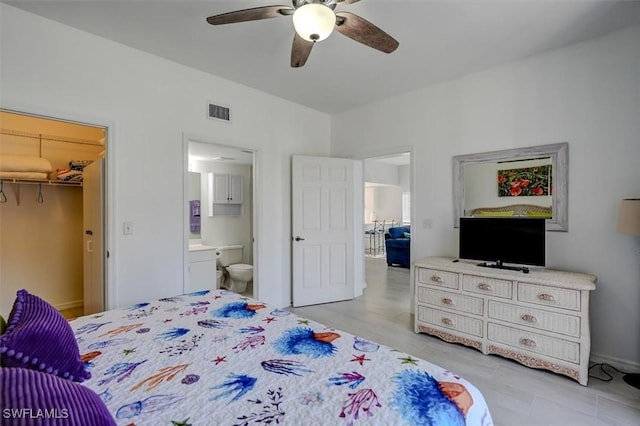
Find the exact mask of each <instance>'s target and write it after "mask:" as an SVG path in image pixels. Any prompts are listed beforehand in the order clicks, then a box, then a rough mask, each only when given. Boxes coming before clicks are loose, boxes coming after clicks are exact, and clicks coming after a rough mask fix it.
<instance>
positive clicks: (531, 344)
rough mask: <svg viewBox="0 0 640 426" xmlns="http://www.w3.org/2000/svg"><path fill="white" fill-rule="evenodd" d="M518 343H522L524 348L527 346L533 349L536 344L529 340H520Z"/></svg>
mask: <svg viewBox="0 0 640 426" xmlns="http://www.w3.org/2000/svg"><path fill="white" fill-rule="evenodd" d="M520 343H522V344H523V345H524V346H527V347H529V348H535V347H536V342H535V341H533V340H531V339H521V340H520Z"/></svg>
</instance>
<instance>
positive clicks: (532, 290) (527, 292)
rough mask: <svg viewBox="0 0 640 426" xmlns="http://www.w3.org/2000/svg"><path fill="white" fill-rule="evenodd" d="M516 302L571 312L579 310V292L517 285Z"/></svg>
mask: <svg viewBox="0 0 640 426" xmlns="http://www.w3.org/2000/svg"><path fill="white" fill-rule="evenodd" d="M518 300H519V301H521V302H529V303H535V304H536V305H543V306H552V307H555V308H563V309H571V310H573V311H579V310H580V291H579V290H570V289H566V288H557V287H548V286H543V285H537V284H528V283H518Z"/></svg>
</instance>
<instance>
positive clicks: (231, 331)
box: [0, 290, 492, 426]
mask: <svg viewBox="0 0 640 426" xmlns="http://www.w3.org/2000/svg"><path fill="white" fill-rule="evenodd" d="M9 323H11V319H10V320H9ZM69 324H70V326H71V329H72V330H73V335H74V336H75V340H76V342H77V345H78V351H79V354H80V356H81V360H82V362H83V364H84V367H85V368H86V370H88V373H90V376H91V377H90V378H86V380H83V381H82V383H81V385H80V386H81V387H83V389H86V388H88V389H91V390H92V391H94V392H95V394H96V395H97V396H98V397H99V398H100V400H101V401H102V402H104V404H105V405H106V408H107V409H108V411H109V412H110V413H111V416H112V417H113V419H115V422H116V424H118V425H137V426H142V425H249V424H291V425H325V424H326V425H342V424H343V425H373V424H375V425H401V424H415V425H440V424H445V425H459V424H460V425H462V424H468V425H483V426H484V425H487V426H488V425H491V424H492V419H491V415H490V412H489V409H488V407H487V405H486V403H485V400H484V398H483V396H482V394H481V393H480V392H479V391H478V389H477V388H475V387H474V386H473V385H472V384H470V383H469V382H467V381H466V380H465V379H463V378H461V377H459V376H457V375H456V374H455V373H453V372H450V371H447V370H445V369H443V368H441V367H438V366H436V365H433V364H430V363H429V362H427V361H424V360H421V359H418V358H415V357H413V356H411V355H408V354H406V353H402V352H399V351H397V350H394V349H392V348H389V347H386V346H384V345H380V344H378V343H375V342H372V341H367V340H365V339H362V338H360V337H357V336H354V335H351V334H349V333H346V332H344V331H341V330H336V329H333V328H329V327H326V326H324V325H322V324H319V323H317V322H314V321H311V320H307V319H304V318H301V317H299V316H296V315H295V314H292V313H290V312H288V311H286V310H281V309H273V308H270V307H269V306H268V305H266V304H264V303H261V302H259V301H257V300H254V299H251V298H246V297H243V296H241V295H239V294H237V293H233V292H231V291H227V290H211V291H200V292H196V293H190V294H185V295H180V296H176V297H169V298H163V299H160V300H156V301H151V302H147V303H139V304H136V305H134V306H130V307H127V308H124V309H117V310H112V311H107V312H104V313H100V314H97V315H90V316H85V317H81V318H78V319H75V320H73V321H71V322H70V323H69ZM417 338H418V337H417ZM5 355H6V353H5ZM1 370H2V369H0V371H1ZM60 371H62V370H60ZM57 372H58V371H57V370H54V371H53V373H57ZM82 374H84V373H82ZM86 376H89V374H86ZM67 378H68V377H67ZM67 381H68V380H67Z"/></svg>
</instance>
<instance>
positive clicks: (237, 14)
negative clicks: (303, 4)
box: [207, 6, 293, 25]
mask: <svg viewBox="0 0 640 426" xmlns="http://www.w3.org/2000/svg"><path fill="white" fill-rule="evenodd" d="M292 13H293V7H291V6H263V7H254V8H251V9H243V10H236V11H234V12H227V13H222V14H220V15H214V16H209V17H208V18H207V22H208V23H210V24H211V25H222V24H235V23H236V22H247V21H257V20H260V19H269V18H277V17H279V16H284V15H291V14H292Z"/></svg>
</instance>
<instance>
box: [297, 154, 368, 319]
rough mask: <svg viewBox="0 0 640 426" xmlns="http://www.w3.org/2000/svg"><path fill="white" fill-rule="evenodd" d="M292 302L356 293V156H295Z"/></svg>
mask: <svg viewBox="0 0 640 426" xmlns="http://www.w3.org/2000/svg"><path fill="white" fill-rule="evenodd" d="M291 178H292V182H291V186H292V201H291V205H292V215H293V217H292V245H293V250H292V251H293V306H305V305H314V304H319V303H327V302H335V301H339V300H348V299H352V298H353V297H354V282H355V280H356V276H357V275H358V274H356V268H355V265H354V239H355V238H354V161H353V160H347V159H342V158H326V157H309V156H293V159H292V175H291Z"/></svg>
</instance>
